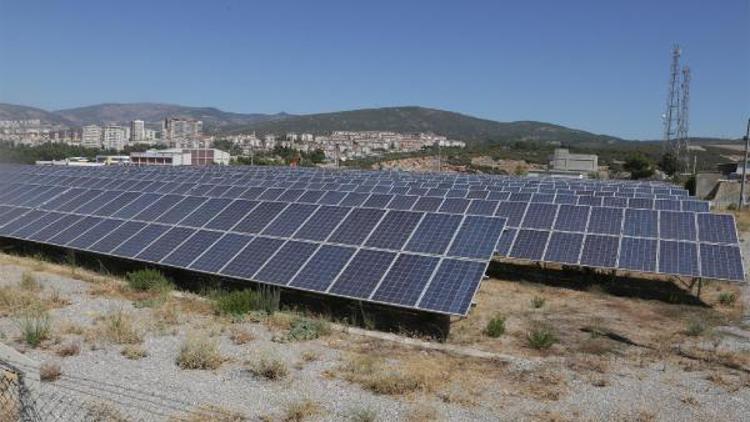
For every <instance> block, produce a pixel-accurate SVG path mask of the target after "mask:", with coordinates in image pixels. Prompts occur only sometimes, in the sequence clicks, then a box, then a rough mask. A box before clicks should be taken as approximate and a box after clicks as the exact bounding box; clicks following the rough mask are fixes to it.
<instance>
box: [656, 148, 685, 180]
mask: <svg viewBox="0 0 750 422" xmlns="http://www.w3.org/2000/svg"><path fill="white" fill-rule="evenodd" d="M657 165H658V166H659V168H660V169H661V171H663V172H664V173H666V174H667V175H669V176H674V175H675V173H677V172H679V171H682V170H683V166H682V163H681V162H680V160H679V159H678V158H677V156H676V155H674V153H672V152H665V153H664V154H663V155H662V156H661V159H660V160H659V163H658V164H657Z"/></svg>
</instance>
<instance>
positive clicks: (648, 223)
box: [623, 208, 659, 237]
mask: <svg viewBox="0 0 750 422" xmlns="http://www.w3.org/2000/svg"><path fill="white" fill-rule="evenodd" d="M658 232H659V230H658V213H657V212H656V211H653V210H646V209H630V208H629V209H626V210H625V222H624V225H623V234H626V235H628V236H636V237H658V236H659V233H658Z"/></svg>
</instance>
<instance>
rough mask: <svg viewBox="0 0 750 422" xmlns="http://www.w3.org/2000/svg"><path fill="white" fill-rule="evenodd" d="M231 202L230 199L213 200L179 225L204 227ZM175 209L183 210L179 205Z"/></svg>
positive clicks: (189, 215) (197, 209) (205, 203)
mask: <svg viewBox="0 0 750 422" xmlns="http://www.w3.org/2000/svg"><path fill="white" fill-rule="evenodd" d="M231 202H232V200H231V199H228V198H211V199H209V200H208V201H206V202H204V203H203V204H202V205H201V206H199V207H198V208H196V209H195V210H194V211H193V212H191V213H190V214H188V216H187V217H185V218H183V219H182V220H180V222H179V224H180V225H181V226H189V227H203V226H204V225H205V224H206V223H208V222H209V221H211V219H213V218H214V217H215V216H216V214H218V213H220V212H221V210H223V209H224V208H225V207H226V206H227V205H229V204H230V203H231ZM175 208H181V206H179V205H178V206H176V207H175Z"/></svg>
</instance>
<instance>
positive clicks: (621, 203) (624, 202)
mask: <svg viewBox="0 0 750 422" xmlns="http://www.w3.org/2000/svg"><path fill="white" fill-rule="evenodd" d="M603 205H604V206H605V207H615V208H625V207H627V206H628V198H622V197H619V196H610V197H606V198H604V201H603Z"/></svg>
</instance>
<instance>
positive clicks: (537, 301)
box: [531, 296, 547, 309]
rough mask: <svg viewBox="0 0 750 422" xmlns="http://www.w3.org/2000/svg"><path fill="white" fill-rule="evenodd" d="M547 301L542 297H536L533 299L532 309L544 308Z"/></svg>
mask: <svg viewBox="0 0 750 422" xmlns="http://www.w3.org/2000/svg"><path fill="white" fill-rule="evenodd" d="M546 301H547V300H546V299H545V298H543V297H541V296H534V298H533V299H531V307H532V308H534V309H539V308H541V307H542V306H544V303H545V302H546Z"/></svg>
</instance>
